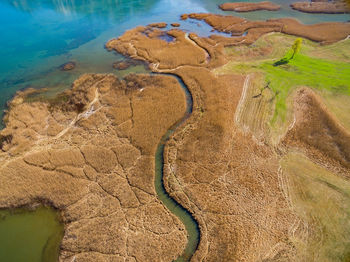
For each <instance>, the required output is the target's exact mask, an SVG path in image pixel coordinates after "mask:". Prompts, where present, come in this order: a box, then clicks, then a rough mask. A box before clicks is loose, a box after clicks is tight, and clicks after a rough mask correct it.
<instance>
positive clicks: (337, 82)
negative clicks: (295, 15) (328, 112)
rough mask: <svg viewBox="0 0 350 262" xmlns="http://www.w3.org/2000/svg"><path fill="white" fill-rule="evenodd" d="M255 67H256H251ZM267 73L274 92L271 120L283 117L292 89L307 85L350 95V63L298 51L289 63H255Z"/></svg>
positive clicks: (283, 118) (267, 79)
mask: <svg viewBox="0 0 350 262" xmlns="http://www.w3.org/2000/svg"><path fill="white" fill-rule="evenodd" d="M254 67H255V66H254ZM256 68H257V69H261V70H263V71H264V72H265V74H266V82H270V88H271V89H272V90H273V91H274V93H275V94H276V97H275V98H276V102H275V113H274V116H273V118H272V123H274V122H275V121H276V120H277V118H278V117H280V118H281V120H282V121H284V120H285V117H286V110H287V108H286V99H287V96H288V95H289V94H290V93H291V91H292V90H293V88H296V87H301V86H308V87H313V88H316V89H319V90H327V91H330V92H332V93H340V94H346V95H350V64H349V63H346V62H335V61H330V60H325V59H320V58H313V57H309V56H307V55H304V54H297V55H296V56H295V58H294V59H292V60H290V61H289V63H288V64H285V65H280V66H274V65H273V62H263V63H261V64H259V65H258V66H256Z"/></svg>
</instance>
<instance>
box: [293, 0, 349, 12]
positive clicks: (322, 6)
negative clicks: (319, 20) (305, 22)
mask: <svg viewBox="0 0 350 262" xmlns="http://www.w3.org/2000/svg"><path fill="white" fill-rule="evenodd" d="M290 6H291V7H292V8H293V9H294V10H298V11H300V12H304V13H318V14H345V13H350V7H349V5H348V4H346V3H345V2H342V1H332V2H296V3H293V4H291V5H290Z"/></svg>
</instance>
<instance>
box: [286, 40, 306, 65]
mask: <svg viewBox="0 0 350 262" xmlns="http://www.w3.org/2000/svg"><path fill="white" fill-rule="evenodd" d="M302 42H303V39H301V38H297V39H296V40H295V41H294V44H293V45H292V51H293V54H292V56H291V58H290V59H289V60H291V59H293V58H294V56H295V55H296V54H298V53H299V51H300V48H301V43H302Z"/></svg>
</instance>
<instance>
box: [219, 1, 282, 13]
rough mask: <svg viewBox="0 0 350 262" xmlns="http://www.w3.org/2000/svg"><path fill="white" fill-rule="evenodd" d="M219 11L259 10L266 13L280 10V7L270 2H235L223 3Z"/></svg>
mask: <svg viewBox="0 0 350 262" xmlns="http://www.w3.org/2000/svg"><path fill="white" fill-rule="evenodd" d="M219 7H220V9H221V10H223V11H235V12H252V11H259V10H266V11H277V10H279V9H280V8H281V6H280V5H276V4H274V3H272V2H270V1H264V2H256V3H249V2H236V3H224V4H221V5H219Z"/></svg>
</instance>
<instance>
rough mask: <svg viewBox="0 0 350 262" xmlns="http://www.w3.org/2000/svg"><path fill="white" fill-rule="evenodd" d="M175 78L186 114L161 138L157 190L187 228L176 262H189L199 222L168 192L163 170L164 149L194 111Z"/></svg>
mask: <svg viewBox="0 0 350 262" xmlns="http://www.w3.org/2000/svg"><path fill="white" fill-rule="evenodd" d="M163 75H164V74H163ZM168 75H171V76H173V77H175V78H176V79H177V80H178V82H179V83H180V84H181V87H182V88H183V90H184V92H185V95H186V113H185V114H184V116H183V117H182V118H181V119H180V120H179V121H178V122H177V123H175V124H174V125H173V126H172V127H171V128H169V129H168V131H167V132H166V133H165V134H164V135H163V137H162V138H161V140H160V142H159V144H158V147H157V151H156V156H155V166H156V168H155V172H156V173H155V188H156V192H157V194H158V198H159V199H160V200H161V201H162V202H163V204H164V205H165V206H166V207H167V208H168V209H169V210H170V212H172V213H173V214H174V215H176V216H177V217H178V218H179V219H180V220H181V221H182V223H183V224H184V225H185V227H186V231H187V245H186V248H185V250H184V251H183V253H182V255H180V256H179V257H178V258H177V259H176V260H175V261H176V262H187V261H190V259H191V257H192V256H193V254H194V252H195V251H196V249H197V247H198V244H199V240H200V231H199V227H198V223H197V221H196V220H195V219H194V217H193V216H192V214H191V213H190V212H189V211H188V210H186V209H185V208H184V207H183V206H181V205H180V204H179V203H178V202H176V201H175V199H173V198H172V197H171V196H170V195H169V194H168V192H167V191H166V190H165V187H164V183H163V175H164V173H163V170H164V148H165V145H166V143H167V141H168V140H169V138H170V137H171V136H172V135H173V134H174V132H175V130H176V129H177V128H178V127H179V126H181V125H182V124H183V123H184V122H185V121H186V120H187V119H188V118H189V116H190V115H191V113H192V109H193V99H192V95H191V93H190V91H189V90H188V88H187V86H186V85H185V83H184V82H183V81H182V79H181V78H180V77H178V76H176V75H172V74H168Z"/></svg>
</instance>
